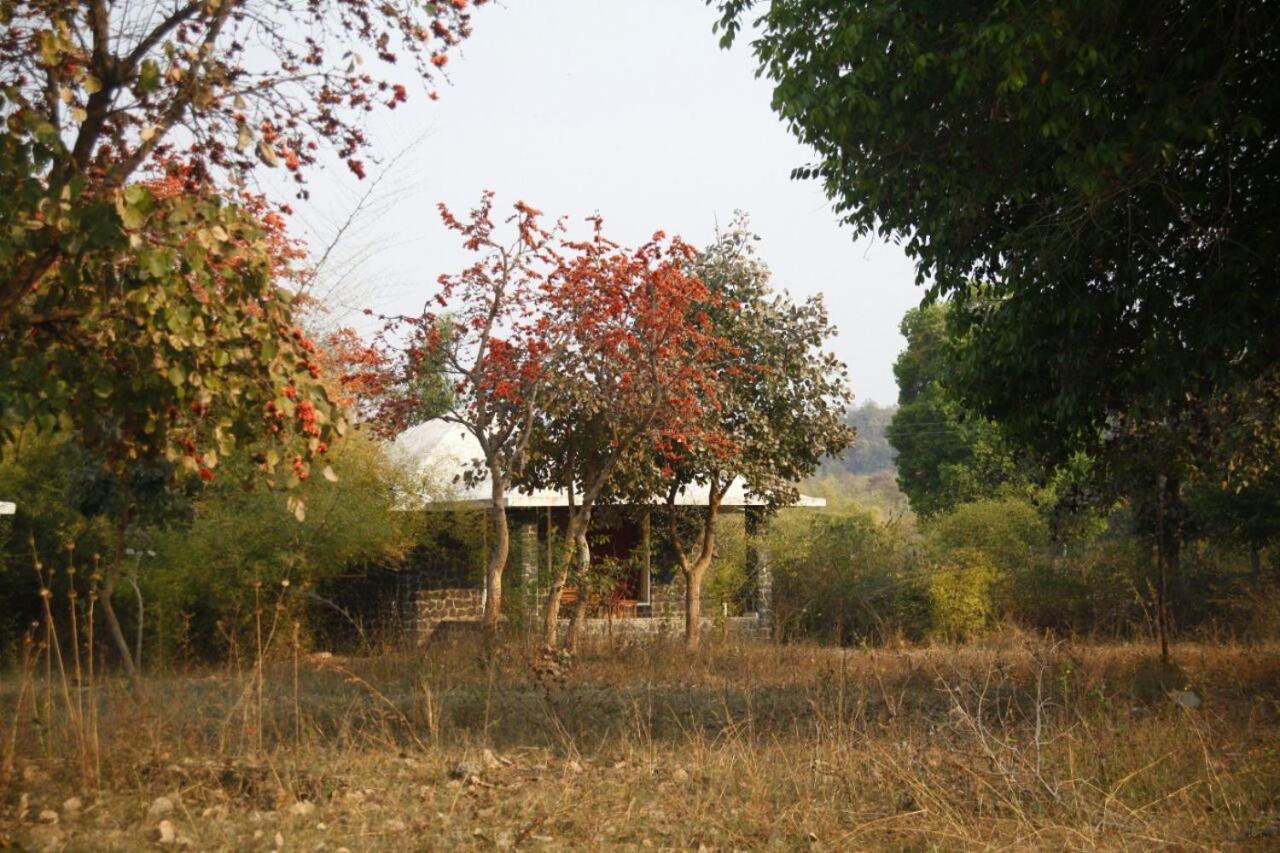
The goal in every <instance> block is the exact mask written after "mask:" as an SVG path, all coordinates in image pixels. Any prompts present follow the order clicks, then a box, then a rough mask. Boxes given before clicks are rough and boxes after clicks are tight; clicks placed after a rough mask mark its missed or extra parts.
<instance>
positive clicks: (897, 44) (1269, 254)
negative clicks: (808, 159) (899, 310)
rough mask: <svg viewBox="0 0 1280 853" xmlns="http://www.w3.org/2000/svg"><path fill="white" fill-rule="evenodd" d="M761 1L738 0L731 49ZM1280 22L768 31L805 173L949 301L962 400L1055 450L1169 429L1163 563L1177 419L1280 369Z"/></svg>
mask: <svg viewBox="0 0 1280 853" xmlns="http://www.w3.org/2000/svg"><path fill="white" fill-rule="evenodd" d="M751 5H752V3H751V2H750V0H727V2H721V3H719V7H720V9H721V12H722V19H721V22H720V23H721V26H722V27H723V28H724V41H725V43H728V42H731V41H732V40H733V39H734V37H735V35H736V34H737V32H738V30H739V29H740V28H741V25H742V17H743V15H744V14H745V12H746V9H747V8H748V7H749V6H751ZM1277 25H1280V10H1277V9H1276V8H1274V7H1273V6H1272V5H1271V4H1265V3H1249V2H1241V3H1228V4H1222V3H1216V2H1210V0H1177V2H1164V3H1157V4H1155V5H1151V4H1147V5H1135V4H1115V3H1105V2H1099V0H1078V2H1072V3H1067V4H1065V5H1064V4H1056V5H1045V4H1040V3H1030V2H1013V3H989V4H972V5H951V6H946V7H939V6H938V4H936V3H929V2H924V0H913V2H906V3H903V2H898V1H897V0H872V2H862V3H840V2H834V0H810V1H809V2H799V3H774V4H772V5H771V6H770V9H769V11H768V12H767V13H766V14H765V15H764V16H763V19H762V21H761V35H760V37H759V38H758V39H757V40H756V41H755V42H754V48H755V51H756V55H757V56H758V58H759V59H760V62H761V70H762V71H764V72H765V73H767V74H768V75H769V76H770V77H771V78H772V79H773V80H774V82H775V90H774V103H775V107H776V108H777V109H778V111H779V112H780V113H781V114H782V116H783V117H784V118H785V119H786V120H787V122H788V124H789V125H790V126H791V128H792V130H793V131H794V132H795V133H796V134H797V136H799V138H800V139H801V140H803V141H804V142H806V143H808V144H809V145H811V146H813V148H814V149H815V151H816V152H817V156H818V161H817V162H816V163H815V164H814V165H812V166H807V167H804V168H801V169H799V170H797V174H798V175H799V176H800V177H818V178H820V179H821V180H822V181H823V184H824V187H825V189H826V191H827V193H828V195H829V196H830V197H831V198H832V199H833V200H834V201H835V204H836V208H837V210H838V211H839V212H840V213H841V215H842V216H843V217H844V219H845V221H846V222H848V223H850V224H851V225H853V226H854V228H855V230H856V231H857V232H858V233H867V232H870V231H873V230H874V231H877V232H879V233H881V234H882V235H885V236H891V237H896V238H900V239H902V240H904V241H905V246H906V249H907V252H908V253H909V254H910V255H911V256H912V257H914V258H915V260H916V262H917V275H918V278H919V280H920V281H922V282H924V281H930V282H931V291H932V292H933V293H934V294H951V295H952V302H953V311H955V312H956V318H955V319H956V322H957V324H958V326H959V328H960V329H961V330H962V331H963V332H965V333H966V334H968V344H967V346H966V347H965V349H964V352H963V353H962V354H961V357H960V360H959V365H958V370H957V372H956V377H955V381H954V383H953V389H954V390H955V391H956V393H957V395H958V397H959V398H960V399H961V400H962V402H963V403H964V404H965V405H966V407H968V408H970V409H972V410H974V411H976V412H978V413H979V414H982V415H984V416H987V417H990V418H992V419H994V420H996V421H998V422H999V423H1001V424H1002V425H1003V426H1004V427H1005V428H1006V429H1007V430H1008V431H1010V433H1011V434H1012V435H1014V437H1015V439H1016V440H1017V441H1018V443H1020V444H1022V443H1026V444H1028V445H1031V446H1034V447H1037V448H1039V449H1040V450H1043V451H1044V452H1045V453H1047V454H1050V456H1051V460H1052V461H1063V460H1065V459H1066V458H1068V457H1069V456H1070V455H1071V454H1073V453H1076V452H1079V451H1081V450H1084V451H1087V452H1091V453H1092V452H1098V453H1113V452H1114V453H1116V454H1117V457H1118V458H1121V459H1123V457H1124V456H1125V455H1126V454H1128V453H1132V452H1133V451H1134V450H1135V449H1138V448H1140V445H1135V444H1132V443H1125V442H1117V441H1113V440H1111V438H1112V437H1113V436H1115V435H1116V434H1117V430H1116V425H1117V424H1118V423H1120V422H1123V426H1122V427H1121V428H1120V429H1119V431H1118V432H1119V434H1120V435H1122V436H1124V435H1134V436H1136V435H1140V434H1145V433H1147V432H1148V431H1149V430H1155V431H1157V432H1164V433H1166V434H1167V435H1166V436H1165V437H1168V438H1170V439H1171V440H1172V444H1170V443H1168V442H1166V441H1165V440H1164V437H1162V438H1161V439H1160V441H1159V442H1158V443H1159V444H1160V445H1161V446H1162V447H1164V448H1165V450H1167V452H1163V451H1162V453H1163V456H1162V458H1160V459H1155V458H1153V459H1151V460H1150V463H1151V464H1145V465H1143V466H1141V467H1142V468H1143V469H1144V470H1145V471H1146V476H1148V478H1149V479H1148V482H1146V483H1143V484H1136V483H1135V484H1134V486H1135V488H1137V489H1145V490H1148V491H1152V492H1153V493H1155V492H1159V493H1161V494H1162V495H1163V497H1162V498H1160V500H1158V501H1157V502H1156V503H1157V505H1159V506H1166V507H1167V509H1168V510H1169V511H1168V512H1164V511H1162V512H1161V513H1160V515H1161V517H1162V518H1163V519H1165V522H1163V523H1162V526H1163V531H1162V532H1161V534H1160V536H1159V538H1160V541H1162V542H1164V543H1166V545H1165V546H1163V547H1162V549H1161V550H1162V553H1164V554H1165V555H1166V557H1162V560H1165V561H1166V562H1167V563H1168V565H1165V563H1162V565H1165V568H1162V572H1163V571H1166V570H1167V571H1170V572H1176V568H1177V567H1176V561H1177V548H1176V547H1174V541H1173V540H1174V539H1176V530H1175V527H1176V524H1175V522H1174V521H1173V519H1175V518H1177V517H1178V516H1179V514H1180V512H1181V509H1180V507H1179V506H1178V504H1179V503H1180V501H1181V498H1180V495H1181V491H1182V488H1181V487H1182V484H1183V483H1184V482H1185V479H1186V477H1187V475H1188V473H1189V470H1190V468H1189V466H1190V467H1194V466H1196V465H1199V464H1201V462H1202V460H1200V459H1197V458H1196V457H1197V456H1198V455H1199V454H1200V452H1201V450H1202V448H1201V447H1199V446H1198V445H1196V444H1194V443H1192V442H1191V437H1190V436H1191V432H1190V431H1184V430H1182V429H1180V428H1178V429H1173V430H1170V429H1169V427H1168V425H1169V424H1183V425H1185V424H1189V423H1192V422H1194V421H1197V420H1201V419H1202V418H1204V417H1205V416H1206V412H1208V411H1209V410H1211V409H1213V408H1215V407H1217V406H1218V405H1219V403H1218V401H1219V400H1220V398H1221V396H1222V395H1234V394H1245V395H1248V394H1249V393H1250V392H1248V391H1247V390H1242V389H1247V388H1248V387H1250V386H1251V385H1253V384H1255V383H1258V382H1264V381H1273V377H1274V374H1275V368H1276V365H1277V363H1280V337H1278V336H1276V335H1275V334H1274V333H1273V331H1272V330H1273V329H1274V328H1276V325H1277V322H1278V321H1280V301H1278V300H1276V299H1275V298H1274V296H1273V293H1272V289H1273V288H1272V285H1273V284H1274V281H1275V278H1276V271H1277V267H1278V266H1280V263H1278V262H1280V246H1278V245H1277V243H1276V241H1275V240H1274V236H1273V235H1274V234H1275V232H1276V230H1277V225H1278V224H1280V201H1278V200H1277V195H1276V193H1275V192H1274V188H1275V186H1276V184H1277V180H1278V178H1280V121H1278V119H1280V109H1278V107H1280V100H1278V99H1280V94H1277V93H1280V81H1278V80H1277V74H1278V73H1280V72H1278V71H1277V69H1278V68H1280V63H1277V62H1276V59H1277V54H1276V52H1277V42H1276V39H1275V37H1274V35H1275V32H1276V27H1277ZM969 333H971V334H969ZM1269 377H1272V379H1269ZM1273 431H1274V430H1273ZM1135 470H1136V469H1135Z"/></svg>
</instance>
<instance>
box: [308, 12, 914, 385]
mask: <svg viewBox="0 0 1280 853" xmlns="http://www.w3.org/2000/svg"><path fill="white" fill-rule="evenodd" d="M714 18H715V13H714V10H712V9H709V8H707V7H706V6H705V5H704V4H703V3H702V2H701V0H647V2H643V3H640V2H634V0H506V2H503V3H496V4H490V5H486V6H484V7H481V8H479V9H477V10H476V12H475V17H474V27H475V31H474V34H473V35H472V37H471V38H470V39H469V40H467V41H466V42H465V44H464V45H463V46H462V47H461V48H460V50H458V51H457V52H455V53H454V54H452V55H451V58H450V62H449V65H448V68H447V70H448V72H449V81H448V82H447V83H443V84H442V85H441V86H439V92H440V100H438V101H434V102H431V101H428V100H427V98H426V97H425V96H423V94H422V93H421V89H420V88H419V91H418V92H416V93H414V95H413V96H411V98H410V102H409V103H408V104H405V105H403V106H401V107H400V108H398V109H396V110H395V111H394V112H387V113H385V114H383V115H379V116H377V117H376V118H375V119H374V120H373V122H372V126H371V133H370V135H371V137H372V139H373V140H374V143H375V146H376V149H377V150H378V152H380V156H381V157H382V161H383V162H382V163H380V164H374V163H370V167H369V172H370V174H371V176H376V175H379V174H381V175H383V178H382V180H381V182H380V183H379V184H378V185H377V187H376V188H375V189H374V190H373V192H372V194H371V195H370V196H369V197H368V199H367V200H366V201H365V203H364V207H363V208H362V212H361V213H360V215H359V216H358V217H356V219H355V222H354V223H353V224H352V225H351V226H349V227H348V228H347V229H346V230H345V231H344V232H343V234H342V236H341V238H340V239H338V240H337V241H336V243H335V244H334V249H333V251H332V252H331V256H330V261H329V263H328V280H327V285H326V286H325V292H327V293H328V294H329V300H330V301H331V302H332V303H334V311H335V318H336V319H338V320H342V321H344V322H355V323H356V324H357V325H358V324H359V322H360V320H359V317H360V314H359V311H360V309H363V308H366V307H368V308H372V309H374V310H375V311H378V312H384V313H393V312H416V311H417V310H420V309H421V306H422V305H423V304H424V303H425V302H426V300H427V299H428V298H429V297H430V295H431V294H432V293H433V291H434V287H435V284H434V283H435V280H436V277H437V276H438V275H439V274H440V273H442V272H450V271H454V270H456V269H459V268H460V267H461V266H462V265H463V263H464V262H465V258H466V255H465V254H464V253H463V251H462V250H461V248H460V247H459V246H458V245H457V240H456V238H455V236H454V235H451V234H450V233H449V232H447V231H445V229H444V227H443V226H442V225H441V224H440V220H439V217H438V216H437V214H436V210H435V205H436V203H437V202H438V201H444V202H446V203H448V204H449V205H451V206H452V207H454V208H455V210H458V211H460V212H465V211H466V210H468V209H470V207H471V206H472V205H473V204H474V202H475V201H476V199H478V198H479V196H480V193H481V192H482V191H483V190H486V189H490V190H493V191H494V192H495V193H497V198H496V203H497V205H498V206H499V209H501V208H502V207H506V206H507V205H509V204H511V203H513V202H515V201H517V200H523V201H526V202H528V203H529V204H531V205H533V206H535V207H537V208H539V209H540V210H542V211H544V212H546V213H547V214H548V215H549V216H552V217H558V216H561V215H564V216H568V217H569V218H570V222H571V223H578V224H580V223H581V217H584V216H587V215H589V214H592V213H597V212H598V213H599V214H601V215H602V216H603V217H604V220H605V226H606V232H607V233H608V234H609V236H611V237H612V238H613V239H615V240H618V241H620V242H622V243H624V244H627V245H636V244H639V243H642V242H644V241H645V240H647V239H648V238H649V236H650V235H651V234H652V233H653V232H654V231H655V230H658V229H662V230H664V231H666V232H667V233H668V234H678V235H680V236H681V237H683V238H684V239H686V240H688V241H689V242H691V243H693V244H694V245H703V244H705V243H708V242H710V241H711V239H712V238H713V236H714V233H715V229H716V225H717V223H719V224H721V225H724V224H727V223H728V222H729V220H730V219H731V218H732V216H733V214H734V211H735V210H743V211H746V212H747V213H748V214H749V215H750V217H751V225H752V229H753V230H754V231H756V232H757V233H758V234H759V235H760V237H761V238H762V239H761V242H760V243H759V244H758V245H759V252H760V255H761V257H762V258H763V259H764V260H765V261H766V262H767V263H768V264H769V266H770V267H771V269H772V271H773V275H774V278H773V282H774V286H775V287H776V288H779V289H785V290H788V291H789V292H790V293H791V294H793V295H794V296H796V297H798V298H803V297H805V296H808V295H809V294H813V293H821V294H822V295H823V298H824V299H825V301H826V304H827V307H828V311H829V313H830V316H831V319H832V322H833V323H834V324H835V325H836V326H837V327H838V329H839V335H838V337H837V338H835V339H834V340H833V341H832V344H831V349H832V351H833V352H835V353H836V355H837V356H839V357H840V358H841V359H842V360H843V361H844V362H845V363H846V364H848V366H849V375H850V381H851V385H852V387H853V392H854V394H855V396H856V398H857V400H858V401H866V400H875V401H876V402H879V403H892V402H894V401H895V400H896V399H897V388H896V385H895V383H894V380H893V371H892V365H893V361H894V359H895V358H896V356H897V354H898V352H899V351H900V350H901V349H902V347H903V346H904V342H903V340H902V338H901V337H900V336H899V335H898V323H899V321H900V320H901V318H902V314H903V312H905V311H906V309H907V308H909V307H910V306H912V305H914V304H916V303H917V302H918V301H919V298H920V295H921V292H920V290H919V288H917V287H916V286H915V284H914V270H913V268H912V265H911V263H910V262H909V260H908V259H907V258H906V257H905V255H904V254H903V252H902V251H901V249H900V248H899V247H898V246H896V245H894V244H892V243H888V242H885V241H882V240H880V239H878V238H874V237H863V238H860V239H857V240H855V239H854V237H853V234H852V231H851V230H850V229H849V228H848V227H847V226H842V225H840V223H839V222H838V220H837V217H836V216H835V214H834V213H833V212H832V209H831V206H830V204H829V203H828V202H827V200H826V199H825V197H824V195H823V193H822V191H821V188H820V186H819V185H818V184H817V183H816V182H812V181H806V182H801V181H793V180H791V179H790V172H791V169H792V168H793V167H795V166H798V165H803V164H804V163H806V162H808V161H809V159H810V157H809V152H808V150H807V149H806V148H804V147H803V146H801V145H800V144H799V143H798V142H797V141H796V140H795V139H794V137H792V136H791V134H790V133H789V132H788V131H787V129H786V127H785V126H784V125H783V123H782V122H781V121H780V120H779V119H778V117H777V116H776V115H775V114H774V112H773V111H772V110H771V109H770V95H771V88H770V85H769V83H768V81H767V80H764V79H756V77H755V74H754V72H755V61H754V58H753V57H752V55H751V53H750V51H749V49H748V45H747V44H746V43H745V42H740V43H739V44H737V45H735V47H734V48H733V49H732V50H730V51H724V50H721V49H720V47H719V43H718V36H717V35H716V34H714V33H712V31H711V25H712V22H713V20H714ZM411 91H412V89H411ZM396 155H398V157H396ZM393 158H395V159H394V162H393V161H392V160H393ZM368 188H369V184H368V182H364V183H360V182H356V181H355V180H354V178H352V177H351V176H349V175H347V174H345V170H343V169H342V168H340V167H339V168H330V169H327V170H326V171H324V172H322V173H321V174H319V175H317V176H315V177H314V178H313V179H312V192H313V194H312V199H311V200H310V201H309V202H307V203H305V204H302V205H295V208H296V209H298V212H299V216H300V218H301V219H302V221H303V222H304V224H305V225H306V226H307V227H308V228H309V229H310V231H311V234H312V236H311V237H310V238H309V239H310V242H311V244H312V246H313V247H321V248H323V246H324V245H326V244H328V243H329V242H331V241H333V238H334V234H335V232H336V231H337V230H338V228H339V227H340V226H341V224H342V223H343V222H345V221H346V220H347V218H348V217H349V216H350V214H351V212H352V211H353V210H354V209H355V206H356V205H357V203H358V202H359V200H360V197H361V196H362V195H363V194H364V193H365V192H366V191H367V190H368ZM583 227H585V226H583Z"/></svg>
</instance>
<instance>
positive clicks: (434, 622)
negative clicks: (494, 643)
mask: <svg viewBox="0 0 1280 853" xmlns="http://www.w3.org/2000/svg"><path fill="white" fill-rule="evenodd" d="M414 604H415V609H416V611H417V612H416V617H417V618H416V622H417V633H418V642H419V643H425V642H426V641H427V640H428V639H429V638H430V637H431V634H432V633H433V632H434V631H435V630H436V628H437V627H438V626H439V625H440V623H441V622H479V621H480V619H481V617H483V616H484V590H483V589H463V588H458V587H454V588H452V589H422V590H418V593H417V596H416V600H415V602H414Z"/></svg>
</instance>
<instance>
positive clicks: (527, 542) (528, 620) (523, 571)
mask: <svg viewBox="0 0 1280 853" xmlns="http://www.w3.org/2000/svg"><path fill="white" fill-rule="evenodd" d="M518 529H519V532H518V534H517V535H518V536H519V538H520V595H521V596H522V597H523V598H524V607H523V610H524V619H525V625H526V626H527V627H528V628H529V629H530V630H532V629H533V627H534V625H535V624H536V623H537V621H538V517H537V515H536V514H531V515H530V517H528V518H525V517H524V516H523V514H522V515H521V518H520V522H519V528H518Z"/></svg>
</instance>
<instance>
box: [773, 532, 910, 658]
mask: <svg viewBox="0 0 1280 853" xmlns="http://www.w3.org/2000/svg"><path fill="white" fill-rule="evenodd" d="M767 545H768V550H769V555H770V556H769V559H770V565H771V566H772V570H773V577H774V586H773V590H774V616H775V619H776V621H777V623H778V626H779V628H780V630H781V632H782V635H783V636H784V637H789V638H795V637H805V636H807V637H814V638H818V639H821V640H823V641H826V642H836V643H841V644H860V643H881V642H885V641H888V640H891V639H897V638H902V637H905V638H908V639H920V638H921V637H923V636H924V634H925V633H926V632H927V630H928V600H927V598H926V590H925V588H924V587H923V585H922V581H923V578H922V576H921V574H920V573H919V571H918V570H917V567H918V561H917V560H916V559H915V554H914V551H915V547H914V541H913V537H912V535H911V533H910V530H909V529H908V528H905V527H903V526H901V525H900V524H884V523H881V522H878V521H876V520H875V519H874V517H873V516H872V515H871V514H870V513H868V512H865V511H860V510H857V509H845V510H841V511H840V512H826V513H813V514H809V513H805V514H801V513H783V514H782V515H780V516H779V517H778V518H777V519H776V520H775V521H774V523H773V525H772V527H771V529H770V531H769V536H768V540H767Z"/></svg>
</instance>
